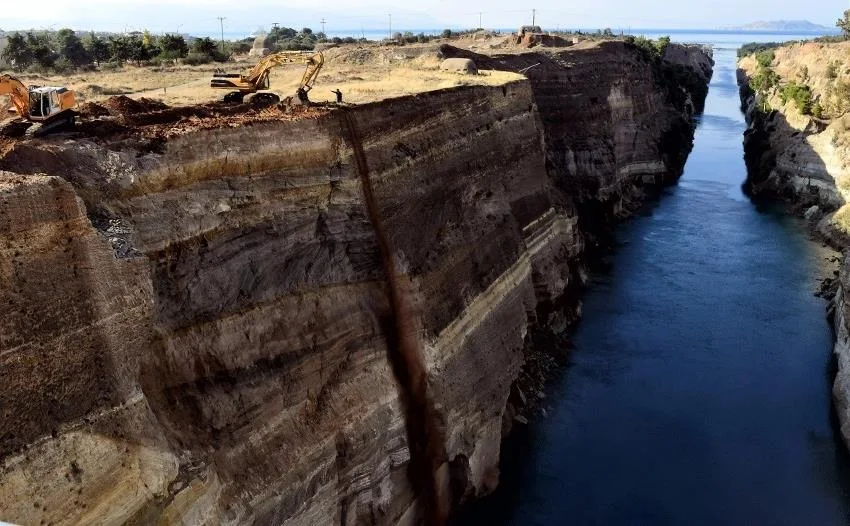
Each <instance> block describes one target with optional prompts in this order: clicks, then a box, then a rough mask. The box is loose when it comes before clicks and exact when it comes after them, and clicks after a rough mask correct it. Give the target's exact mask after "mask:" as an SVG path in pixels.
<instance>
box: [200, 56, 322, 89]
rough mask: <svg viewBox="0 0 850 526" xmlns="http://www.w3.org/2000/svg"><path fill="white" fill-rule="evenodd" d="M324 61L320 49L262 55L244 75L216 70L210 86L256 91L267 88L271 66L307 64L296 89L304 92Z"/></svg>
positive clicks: (310, 86)
mask: <svg viewBox="0 0 850 526" xmlns="http://www.w3.org/2000/svg"><path fill="white" fill-rule="evenodd" d="M324 63H325V57H324V55H323V54H322V52H321V51H317V52H316V53H313V54H309V53H304V52H301V51H281V52H280V53H274V54H272V55H268V56H267V57H264V58H263V59H262V60H260V61H259V62H258V63H257V64H256V65H255V66H254V67H253V68H251V70H250V71H248V73H247V74H245V75H233V74H227V73H224V72H220V71H216V73H215V74H214V75H213V78H212V81H210V87H212V88H218V89H231V90H237V91H238V92H241V93H242V94H248V93H256V92H257V91H258V90H261V89H267V88H268V86H269V84H268V78H269V72H270V71H271V70H272V69H273V68H276V67H278V66H283V65H285V64H307V67H306V69H305V70H304V74H303V75H302V76H301V82H300V83H299V85H298V89H297V90H296V93H298V94H305V93H306V92H308V91H309V90H310V89H311V88H312V87H313V83H314V82H315V81H316V77H317V76H318V75H319V71H321V69H322V66H323V65H324ZM231 95H237V96H238V99H239V100H241V97H242V95H238V93H233V94H231ZM299 96H300V95H299ZM225 100H228V99H227V97H225Z"/></svg>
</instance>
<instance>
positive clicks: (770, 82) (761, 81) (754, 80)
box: [750, 68, 779, 95]
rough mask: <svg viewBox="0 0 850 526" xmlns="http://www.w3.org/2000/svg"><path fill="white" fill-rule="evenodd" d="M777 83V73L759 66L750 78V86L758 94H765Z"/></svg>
mask: <svg viewBox="0 0 850 526" xmlns="http://www.w3.org/2000/svg"><path fill="white" fill-rule="evenodd" d="M777 84H779V75H777V74H776V72H775V71H773V70H772V69H770V68H760V69H759V70H758V72H757V73H756V74H755V75H753V76H752V77H751V78H750V88H752V90H753V91H755V92H756V93H758V94H759V95H766V94H767V93H768V92H770V90H772V89H773V88H774V87H776V85H777Z"/></svg>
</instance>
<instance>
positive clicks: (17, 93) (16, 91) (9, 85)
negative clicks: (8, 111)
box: [0, 75, 30, 118]
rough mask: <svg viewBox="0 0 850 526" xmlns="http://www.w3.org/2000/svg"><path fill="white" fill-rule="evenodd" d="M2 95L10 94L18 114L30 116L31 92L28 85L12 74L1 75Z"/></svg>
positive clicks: (0, 91)
mask: <svg viewBox="0 0 850 526" xmlns="http://www.w3.org/2000/svg"><path fill="white" fill-rule="evenodd" d="M0 95H9V97H11V99H12V105H14V106H15V110H17V112H18V115H19V116H21V117H23V118H27V116H29V100H30V94H29V90H28V89H27V87H26V85H24V83H23V82H21V81H20V80H18V79H17V78H15V77H13V76H11V75H0Z"/></svg>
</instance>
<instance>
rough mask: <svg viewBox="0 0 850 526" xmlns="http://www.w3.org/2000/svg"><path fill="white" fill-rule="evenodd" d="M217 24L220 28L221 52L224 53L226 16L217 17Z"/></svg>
mask: <svg viewBox="0 0 850 526" xmlns="http://www.w3.org/2000/svg"><path fill="white" fill-rule="evenodd" d="M216 18H218V24H219V25H220V26H221V52H222V53H224V19H225V18H227V17H226V16H217V17H216Z"/></svg>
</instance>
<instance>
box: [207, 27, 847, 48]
mask: <svg viewBox="0 0 850 526" xmlns="http://www.w3.org/2000/svg"><path fill="white" fill-rule="evenodd" d="M443 29H444V28H439V29H425V28H419V29H407V28H393V33H405V32H407V31H409V32H411V33H413V34H414V35H418V34H419V33H425V34H426V35H429V34H430V35H437V34H440V33H442V32H443ZM544 29H545V30H553V28H544ZM556 29H557V30H558V31H582V32H584V33H594V32H596V31H597V29H596V28H593V29H587V28H564V27H560V28H556ZM313 30H314V31H318V30H317V29H315V28H314V29H313ZM612 30H613V31H614V33H615V34H620V33H621V32H622V33H623V34H627V35H642V36H645V37H647V38H658V37H660V36H670V38H671V39H672V40H673V41H675V42H682V43H700V44H715V45H717V44H725V45H733V44H739V46H740V44H745V43H747V42H784V41H788V40H804V39H811V38H816V37H819V36H825V35H837V34H838V31H837V30H836V31H834V32H823V33H819V32H803V33H801V32H794V31H741V30H723V29H716V30H713V29H663V28H661V29H657V28H656V29H640V28H616V29H614V28H612ZM490 31H498V32H500V33H504V34H509V33H512V32H514V31H516V28H501V29H490ZM326 34H327V36H328V37H329V38H333V37H340V38H345V37H354V38H366V39H368V40H382V39H385V38H387V37H388V36H390V35H389V31H388V30H387V29H342V30H338V31H332V30H328V31H326ZM192 35H193V36H199V37H210V38H215V39H218V38H221V33H220V32H215V31H209V32H193V33H192ZM252 37H253V35H252V34H246V33H242V32H229V31H225V32H224V38H225V39H227V40H240V39H243V38H252ZM739 46H738V47H739Z"/></svg>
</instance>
